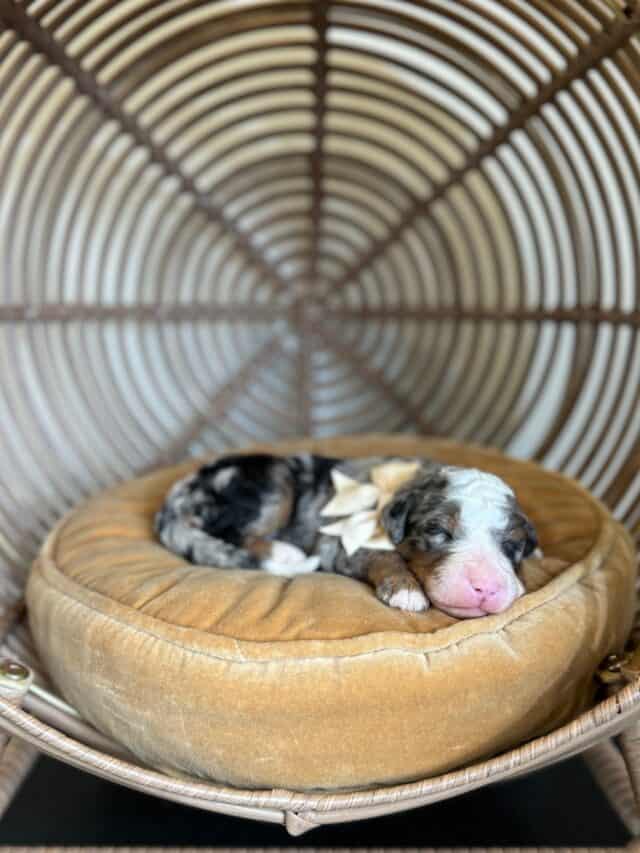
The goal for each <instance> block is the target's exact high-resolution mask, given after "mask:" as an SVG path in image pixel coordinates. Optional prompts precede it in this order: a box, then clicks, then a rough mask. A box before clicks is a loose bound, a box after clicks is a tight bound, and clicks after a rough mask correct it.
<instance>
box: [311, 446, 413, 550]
mask: <svg viewBox="0 0 640 853" xmlns="http://www.w3.org/2000/svg"><path fill="white" fill-rule="evenodd" d="M419 467H420V463H419V462H405V461H403V460H393V461H391V462H384V463H383V464H382V465H376V466H375V467H374V468H372V469H371V471H370V474H369V476H370V479H371V482H370V483H359V482H358V481H357V480H354V479H352V478H351V477H348V476H347V475H346V474H343V473H342V472H341V471H337V470H333V471H332V472H331V479H332V481H333V486H334V489H335V495H334V496H333V498H332V499H331V500H330V501H329V503H328V504H326V506H325V507H323V509H322V511H321V513H320V515H322V516H333V517H336V518H339V519H340V520H339V521H335V522H333V523H331V524H328V525H325V526H324V527H321V528H320V532H321V533H327V534H328V535H329V536H339V537H340V541H341V542H342V546H343V547H344V550H345V551H346V552H347V555H348V556H351V555H352V554H355V552H356V551H357V550H358V549H359V548H372V549H373V550H376V551H393V550H394V546H393V545H392V544H391V541H390V540H389V537H388V536H387V534H386V532H385V530H384V528H383V527H382V524H381V520H380V519H381V514H382V510H383V509H384V508H385V506H386V505H387V504H388V503H389V501H390V500H391V499H392V498H393V496H394V494H395V493H396V491H397V490H398V489H399V488H400V486H403V485H404V484H405V483H407V482H408V481H409V480H411V479H412V478H413V477H414V476H415V475H416V473H417V472H418V469H419Z"/></svg>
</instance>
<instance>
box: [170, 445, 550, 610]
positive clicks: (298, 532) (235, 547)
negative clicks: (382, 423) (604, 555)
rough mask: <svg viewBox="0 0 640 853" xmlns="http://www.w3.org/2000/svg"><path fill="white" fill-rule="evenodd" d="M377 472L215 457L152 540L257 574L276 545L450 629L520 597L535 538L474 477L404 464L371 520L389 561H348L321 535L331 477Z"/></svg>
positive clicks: (499, 486)
mask: <svg viewBox="0 0 640 853" xmlns="http://www.w3.org/2000/svg"><path fill="white" fill-rule="evenodd" d="M384 461H385V460H383V459H381V458H371V457H369V458H366V459H347V460H344V459H331V458H327V457H323V456H314V455H310V454H298V455H294V456H289V457H279V456H272V455H265V454H261V455H249V456H243V455H238V456H225V457H222V458H220V459H218V460H216V461H214V462H212V463H211V464H208V465H204V466H203V467H202V468H200V469H199V470H198V471H196V472H195V473H193V474H191V475H189V476H187V477H185V478H184V479H182V480H180V481H178V482H177V483H176V484H175V485H174V486H173V488H172V489H171V491H170V492H169V494H168V495H167V498H166V500H165V502H164V504H163V506H162V508H161V509H160V511H159V512H158V513H157V515H156V519H155V530H156V533H157V535H158V537H159V538H160V541H161V542H162V543H163V544H164V545H165V546H166V547H167V548H169V549H170V550H172V551H174V552H175V553H177V554H179V555H180V556H182V557H184V558H185V559H187V560H190V561H191V562H193V563H197V564H200V565H209V566H215V567H218V568H245V569H261V568H262V569H265V570H267V571H268V570H269V568H270V565H272V563H270V558H271V547H272V545H271V543H272V542H273V541H274V540H278V541H279V542H288V543H290V544H291V545H295V546H297V547H299V548H301V549H302V550H303V551H304V552H305V553H306V554H310V555H316V556H317V558H318V559H317V560H316V562H315V564H318V563H319V568H320V569H321V570H323V571H331V572H338V573H340V574H345V575H349V576H350V577H353V578H357V579H359V580H363V581H366V582H368V583H370V584H371V585H372V586H373V587H374V589H375V592H376V595H377V596H378V598H379V599H380V600H381V601H383V602H384V603H385V604H388V605H390V606H391V607H398V608H401V609H403V610H410V611H421V610H424V609H426V608H427V607H428V606H429V602H431V603H432V604H433V605H434V606H437V607H438V608H440V609H441V610H444V611H446V612H447V613H450V614H452V615H453V616H457V617H460V618H468V617H474V616H483V615H485V614H487V613H498V612H501V611H503V610H505V609H506V608H507V607H509V606H510V605H511V604H512V602H513V601H514V600H515V599H516V598H518V597H519V596H520V595H522V594H523V593H524V587H523V585H522V583H521V581H520V579H519V577H518V569H519V567H520V564H521V562H522V560H523V558H525V557H527V556H529V555H530V554H531V553H533V551H534V550H535V549H536V547H537V540H536V534H535V531H534V529H533V526H532V525H531V523H530V521H529V520H528V519H527V517H526V516H525V514H524V513H523V512H522V510H521V509H520V507H519V506H518V503H517V501H516V498H515V495H514V493H513V491H512V490H511V489H510V488H509V486H507V485H506V483H504V482H503V481H502V480H500V479H499V478H498V477H495V476H493V475H491V474H488V473H486V472H481V471H476V470H475V469H466V468H456V467H454V466H450V465H442V464H440V463H437V462H433V461H430V460H415V461H419V463H420V464H419V467H418V469H417V473H416V474H415V476H414V477H413V478H412V479H411V480H410V481H409V482H407V483H406V484H405V485H403V486H402V487H401V488H400V489H399V490H398V491H397V492H396V493H395V494H394V496H393V498H392V499H391V500H390V502H389V503H388V504H387V505H386V506H385V508H384V510H383V512H382V518H381V521H382V526H383V528H384V530H385V531H386V533H387V535H388V537H389V539H390V540H391V543H393V545H394V546H395V550H393V551H380V550H371V549H368V548H360V549H359V550H357V551H356V552H355V553H354V554H352V555H351V556H348V555H347V553H346V551H345V550H344V548H343V546H342V545H341V542H340V539H338V538H336V537H335V536H330V535H326V534H324V533H322V532H321V531H320V527H321V526H323V524H324V523H326V520H327V519H326V517H325V518H324V519H323V518H322V517H321V514H320V513H321V510H322V508H323V507H324V506H325V505H326V504H327V503H328V501H329V500H331V498H332V497H333V494H334V488H333V482H332V477H331V473H332V471H333V470H336V469H337V470H338V471H341V472H342V473H344V474H346V475H348V476H349V477H351V478H353V479H355V480H358V481H361V482H365V481H366V480H367V478H368V474H369V471H370V470H371V469H372V468H373V467H374V466H375V465H379V464H381V463H382V462H384Z"/></svg>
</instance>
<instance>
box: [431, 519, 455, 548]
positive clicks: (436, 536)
mask: <svg viewBox="0 0 640 853" xmlns="http://www.w3.org/2000/svg"><path fill="white" fill-rule="evenodd" d="M424 532H425V534H426V542H425V544H426V545H427V547H429V546H434V545H435V546H436V547H437V546H441V545H446V544H447V542H451V541H452V540H453V534H452V533H451V531H450V530H447V528H446V527H443V526H442V525H441V524H437V523H436V522H432V523H431V524H428V525H427V526H426V528H425V531H424Z"/></svg>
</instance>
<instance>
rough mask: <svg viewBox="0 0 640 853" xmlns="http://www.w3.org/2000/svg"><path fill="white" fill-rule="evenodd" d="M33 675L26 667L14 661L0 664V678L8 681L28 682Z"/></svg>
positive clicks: (4, 661)
mask: <svg viewBox="0 0 640 853" xmlns="http://www.w3.org/2000/svg"><path fill="white" fill-rule="evenodd" d="M30 675H31V673H30V672H29V670H28V669H27V667H26V666H23V665H22V664H21V663H17V662H16V661H14V660H3V661H1V662H0V678H4V679H6V680H7V681H26V680H27V679H28V678H29V676H30Z"/></svg>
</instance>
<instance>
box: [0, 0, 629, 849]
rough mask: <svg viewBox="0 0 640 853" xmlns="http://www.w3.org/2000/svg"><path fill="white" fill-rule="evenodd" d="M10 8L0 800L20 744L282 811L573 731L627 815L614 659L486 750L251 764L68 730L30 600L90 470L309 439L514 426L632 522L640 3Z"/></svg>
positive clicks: (541, 0)
mask: <svg viewBox="0 0 640 853" xmlns="http://www.w3.org/2000/svg"><path fill="white" fill-rule="evenodd" d="M0 28H1V29H0V129H1V131H2V135H1V137H0V151H1V152H2V154H1V156H0V181H1V188H2V189H1V192H0V228H1V229H2V230H1V233H2V238H3V252H2V262H3V267H2V269H3V289H2V304H0V325H1V333H0V334H1V338H0V340H1V342H2V350H1V352H2V362H0V369H1V376H2V382H1V385H0V436H1V440H2V447H3V453H2V459H1V460H0V565H1V568H2V578H3V580H2V589H1V599H2V600H1V609H0V636H1V637H2V655H3V657H4V658H5V663H4V664H3V666H2V669H1V670H0V693H1V697H0V727H1V728H2V731H3V732H4V739H5V741H6V745H5V749H4V754H3V757H2V766H1V789H0V808H1V807H4V806H6V804H7V803H8V802H9V800H10V798H11V796H12V794H13V793H14V791H15V789H16V787H17V786H18V785H19V783H20V781H21V780H22V778H23V777H24V775H25V773H26V772H27V770H28V768H29V767H30V765H31V762H32V761H33V758H34V755H35V751H36V749H38V750H41V751H43V752H46V753H48V754H50V755H52V756H56V757H58V758H60V759H61V760H63V761H66V762H69V763H70V764H73V765H76V766H78V767H81V768H84V769H86V770H88V771H90V772H92V773H95V774H98V775H100V776H104V777H106V778H108V779H111V780H114V781H116V782H120V783H121V784H123V785H128V786H130V787H133V788H137V789H140V790H144V791H147V792H149V793H151V794H155V795H157V796H160V797H166V798H169V799H172V800H176V801H179V802H183V803H187V804H190V805H193V806H197V807H200V808H203V809H210V810H212V811H218V812H224V813H227V814H234V815H243V816H246V817H250V818H256V819H260V820H265V821H273V822H278V823H284V824H285V825H286V826H287V828H288V829H289V830H290V832H292V833H295V834H297V833H300V832H303V831H304V830H306V829H309V828H311V827H313V826H317V825H321V824H327V823H334V822H340V821H348V820H356V819H360V818H364V817H368V816H371V815H378V814H384V813H389V812H394V811H399V810H402V809H408V808H413V807H416V806H420V805H423V804H426V803H429V802H433V801H435V800H438V799H442V798H446V797H453V796H456V795H458V794H461V793H464V792H465V791H469V790H471V789H473V788H476V787H478V786H480V785H486V784H488V783H490V782H495V781H499V780H504V779H508V778H512V777H514V776H517V775H520V774H523V773H528V772H530V771H532V770H534V769H536V768H540V767H542V766H544V765H546V764H549V763H551V762H555V761H558V760H560V759H563V758H565V757H567V756H569V755H573V754H576V753H578V752H582V751H585V755H586V758H587V760H588V763H589V766H590V767H591V769H592V770H593V771H594V773H595V775H596V777H597V778H598V779H599V780H600V781H601V783H602V787H603V789H604V791H605V793H606V794H607V796H608V797H609V799H610V800H611V802H612V803H613V805H614V807H615V808H616V809H617V811H618V813H619V814H620V816H621V818H622V819H623V821H624V822H625V824H626V825H627V827H628V828H629V830H630V832H631V833H632V834H633V835H640V722H639V721H640V681H639V680H638V675H637V673H638V666H637V662H636V661H635V660H634V658H633V655H630V657H629V658H625V659H623V660H618V661H610V662H609V663H608V668H606V667H605V670H604V676H603V677H604V680H605V681H606V682H607V685H608V686H607V689H608V693H609V695H608V697H605V698H603V699H602V701H600V702H599V703H598V704H597V705H596V706H595V707H594V708H593V709H592V710H590V711H589V712H587V713H585V714H583V715H582V716H580V717H579V718H578V719H576V720H574V721H572V722H571V723H570V724H569V725H566V726H564V727H563V728H561V729H559V730H557V731H555V732H553V733H552V734H550V735H548V736H546V737H543V738H540V739H538V740H536V741H533V742H531V743H527V744H526V745H524V746H522V747H521V748H518V749H515V750H513V751H511V752H509V753H507V754H505V755H500V756H498V757H496V758H493V759H491V760H488V761H484V762H481V763H478V764H476V765H474V766H471V767H465V768H463V769H460V770H457V771H455V772H452V773H448V774H446V775H445V776H441V777H438V778H432V779H428V780H423V781H419V782H415V783H412V784H406V785H400V786H397V787H393V788H386V789H377V790H368V791H362V792H357V793H350V794H317V795H308V794H301V793H295V792H291V791H278V790H274V791H260V792H256V791H241V790H232V789H228V788H224V787H219V786H215V785H211V784H203V783H201V782H197V781H195V780H194V781H192V782H190V781H182V780H177V779H174V778H170V777H168V776H165V775H163V774H161V773H159V772H155V771H152V770H149V769H148V768H146V767H142V766H140V765H139V764H138V763H136V761H135V760H134V759H133V758H132V757H131V756H129V755H126V754H125V753H124V752H123V751H122V749H121V748H120V747H118V745H116V744H114V743H111V742H110V741H108V740H107V739H106V738H105V737H103V736H102V735H100V734H99V733H97V732H95V731H94V730H93V729H91V728H90V727H89V726H88V725H86V724H85V723H84V722H83V721H82V720H81V719H80V718H79V716H78V715H77V713H76V712H75V711H74V709H73V708H71V707H69V706H68V705H67V704H66V703H65V702H63V701H62V700H61V699H60V697H59V696H57V695H56V693H55V690H54V688H53V687H52V686H51V684H50V683H49V682H48V680H47V675H46V672H43V671H42V668H41V667H40V665H39V662H38V659H37V656H36V655H35V653H34V650H33V648H32V646H31V643H30V638H29V633H28V630H27V628H26V625H25V622H24V613H23V606H22V591H23V586H24V582H25V575H26V572H27V570H28V566H29V562H30V559H31V558H32V557H33V555H34V553H35V551H36V549H37V547H38V544H39V543H40V541H41V540H42V538H43V536H44V533H45V532H46V530H47V529H48V528H49V527H50V526H51V525H52V523H53V522H54V521H55V520H56V518H58V517H59V516H60V515H61V513H63V512H64V511H65V510H66V509H67V508H68V507H70V506H71V505H72V504H74V503H75V502H76V501H78V500H80V499H81V498H82V497H83V496H86V495H88V494H90V493H92V492H95V491H96V490H98V489H99V488H101V487H103V486H105V485H108V484H110V483H113V482H115V481H117V480H120V479H123V478H125V477H128V476H131V475H133V474H135V473H138V472H140V471H143V470H147V469H149V468H152V467H154V466H156V465H159V464H162V463H165V462H171V461H173V460H176V459H178V458H179V457H181V456H185V455H187V454H189V453H191V454H198V453H206V452H211V451H217V450H221V449H225V448H228V447H230V446H233V445H241V444H246V443H248V442H250V441H253V440H254V439H260V440H266V439H269V438H277V437H287V436H291V435H295V434H315V435H319V436H323V435H332V434H344V433H359V432H363V431H376V432H383V431H387V432H392V431H417V432H421V433H432V434H439V435H449V436H454V437H457V438H460V439H468V440H473V441H476V442H479V443H485V444H492V445H495V446H499V447H503V448H506V450H507V451H509V452H510V453H512V454H514V455H519V456H530V457H534V458H536V459H539V460H541V461H542V462H543V463H544V464H545V465H548V466H550V467H554V468H557V469H561V470H564V471H567V472H568V473H570V474H571V475H573V476H575V477H578V478H580V479H581V480H582V481H583V482H584V483H586V484H587V485H588V486H589V487H590V488H591V489H592V490H593V491H594V492H595V493H596V494H597V495H599V496H600V497H601V498H602V499H603V500H604V501H606V502H607V504H608V505H609V506H610V507H611V508H612V509H613V511H614V512H615V513H616V515H617V516H618V517H619V518H620V519H622V520H623V521H624V522H625V523H626V524H627V525H629V527H630V529H631V530H632V531H633V532H634V533H635V534H636V536H638V537H639V538H640V499H639V496H640V406H639V405H638V403H639V399H640V285H639V284H638V282H639V281H640V249H639V247H638V241H637V235H638V234H639V233H640V165H639V164H640V94H639V93H640V36H639V35H638V34H639V33H640V7H638V5H637V4H636V3H635V2H627V3H624V2H622V0H581V2H578V0H555V2H551V0H529V2H524V0H422V2H410V0H344V2H343V1H342V0H335V2H319V1H318V0H316V2H313V0H299V2H294V0H250V2H249V0H248V2H239V0H234V2H226V0H219V2H215V3H214V2H189V0H164V2H154V0H130V2H126V3H125V2H106V0H91V2H88V0H64V2H63V0H24V2H16V0H0ZM617 735H619V738H616V739H615V740H614V739H613V738H614V736H617Z"/></svg>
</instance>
